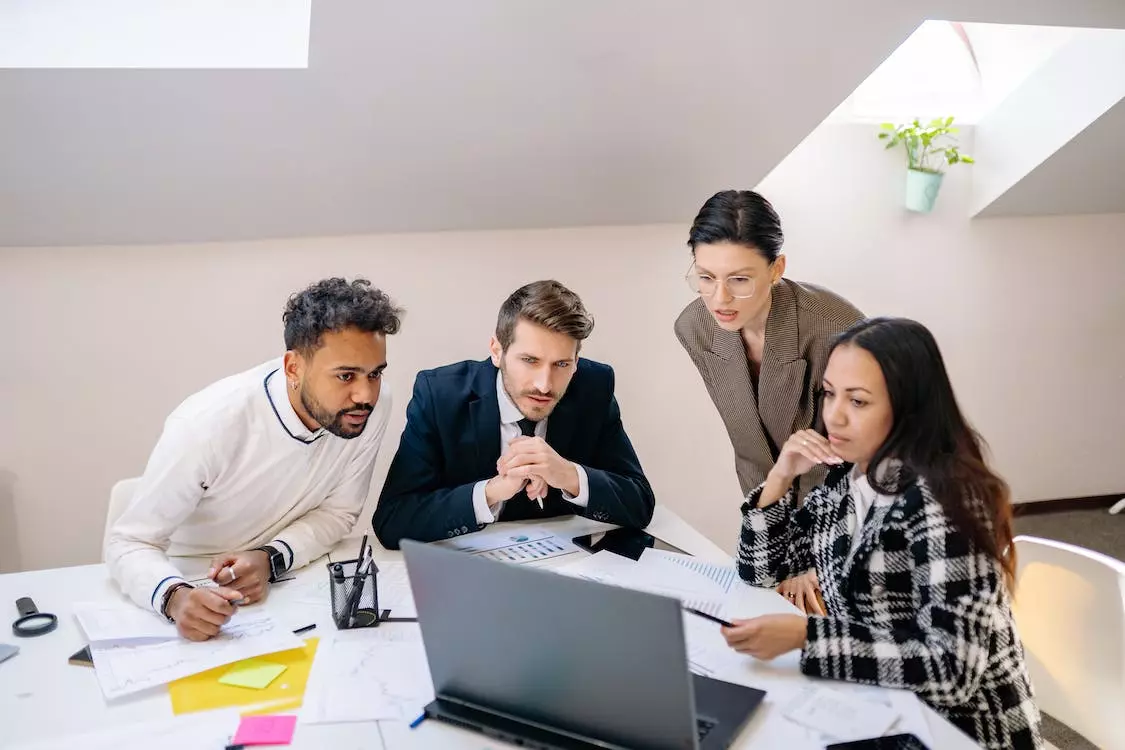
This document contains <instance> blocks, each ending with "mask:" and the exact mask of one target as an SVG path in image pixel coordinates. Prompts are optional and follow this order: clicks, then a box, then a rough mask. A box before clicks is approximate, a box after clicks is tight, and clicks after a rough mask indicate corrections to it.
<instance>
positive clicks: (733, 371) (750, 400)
mask: <svg viewBox="0 0 1125 750" xmlns="http://www.w3.org/2000/svg"><path fill="white" fill-rule="evenodd" d="M703 359H704V361H705V362H706V363H707V368H708V370H709V371H710V382H711V383H712V384H713V388H714V389H715V390H716V391H717V392H718V395H719V398H718V399H717V400H718V402H719V403H721V404H723V405H724V406H725V407H727V409H728V410H729V413H730V415H736V414H737V415H745V416H744V418H742V419H740V420H739V422H738V424H737V427H736V428H735V429H736V430H737V431H735V430H731V431H730V433H731V440H732V442H733V443H734V452H735V454H736V455H737V456H738V457H739V458H741V459H745V460H748V461H750V462H751V463H752V464H754V465H756V466H772V465H773V460H774V456H773V451H772V450H770V445H769V441H768V440H767V439H766V434H765V432H763V430H762V421H761V419H759V417H758V400H757V399H756V398H755V396H754V384H753V382H752V381H751V380H750V365H749V362H748V361H747V358H746V345H745V344H744V343H743V341H742V334H741V333H739V332H738V331H724V330H723V329H722V328H719V327H718V326H713V328H712V334H711V343H710V346H709V347H708V350H707V351H705V352H704V353H703Z"/></svg>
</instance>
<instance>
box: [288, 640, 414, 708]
mask: <svg viewBox="0 0 1125 750" xmlns="http://www.w3.org/2000/svg"><path fill="white" fill-rule="evenodd" d="M433 697H434V688H433V683H432V682H431V681H430V668H429V665H428V664H427V662H426V651H425V648H424V647H423V646H422V633H421V631H420V630H419V629H418V626H417V625H414V624H407V623H401V624H400V623H387V624H384V625H380V626H379V627H378V628H366V629H362V630H349V631H340V632H338V633H335V634H334V635H333V636H332V637H331V638H325V639H324V640H322V641H321V643H320V648H319V649H318V651H317V655H316V661H314V662H313V669H312V674H311V675H309V684H308V688H307V689H306V690H305V704H304V706H303V707H302V709H301V721H302V723H305V724H332V723H337V722H349V721H375V720H401V721H411V720H412V719H414V718H415V717H417V716H418V714H419V713H420V712H421V709H422V707H423V706H425V705H426V704H427V703H429V702H430V701H431V700H433Z"/></svg>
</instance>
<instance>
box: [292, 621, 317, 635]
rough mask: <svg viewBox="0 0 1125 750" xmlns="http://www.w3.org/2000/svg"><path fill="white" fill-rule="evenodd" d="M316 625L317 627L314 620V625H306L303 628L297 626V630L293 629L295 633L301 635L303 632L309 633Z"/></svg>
mask: <svg viewBox="0 0 1125 750" xmlns="http://www.w3.org/2000/svg"><path fill="white" fill-rule="evenodd" d="M315 627H316V623H315V622H314V623H313V624H312V625H306V626H305V627H303V628H297V629H296V630H294V631H293V635H300V634H301V633H307V632H309V631H310V630H312V629H313V628H315Z"/></svg>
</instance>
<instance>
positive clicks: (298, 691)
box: [168, 638, 318, 716]
mask: <svg viewBox="0 0 1125 750" xmlns="http://www.w3.org/2000/svg"><path fill="white" fill-rule="evenodd" d="M317 643H318V639H316V638H309V639H308V640H306V641H305V647H304V648H299V649H293V650H292V651H281V652H278V653H276V654H268V655H265V656H261V657H257V658H255V659H250V660H247V661H257V662H262V661H268V662H270V663H272V664H278V665H284V666H286V667H287V669H286V670H285V672H284V673H282V675H281V677H280V678H279V679H275V680H273V681H272V682H270V683H269V685H268V686H267V687H266V688H264V689H262V690H247V689H246V688H244V687H236V686H234V685H226V684H223V683H222V682H220V681H219V680H220V679H221V678H222V677H223V676H224V675H226V674H227V672H230V671H232V670H234V669H235V668H237V667H240V666H242V665H243V664H245V663H246V662H245V661H243V662H238V663H237V664H227V665H226V666H222V667H215V668H214V669H210V670H208V671H206V672H200V673H199V674H193V675H191V676H190V677H183V678H181V679H179V680H175V681H173V682H171V683H169V684H168V693H169V697H171V699H172V713H174V714H176V715H177V716H179V715H182V714H187V713H193V712H195V711H210V710H213V709H216V708H228V707H232V706H237V707H240V708H241V709H242V710H241V711H240V713H244V714H246V713H277V712H279V711H291V710H294V709H297V708H300V707H301V703H302V700H303V698H304V695H305V685H306V683H307V682H308V679H309V670H310V669H311V668H312V663H313V658H314V657H315V655H316V646H317ZM263 708H264V709H265V710H263Z"/></svg>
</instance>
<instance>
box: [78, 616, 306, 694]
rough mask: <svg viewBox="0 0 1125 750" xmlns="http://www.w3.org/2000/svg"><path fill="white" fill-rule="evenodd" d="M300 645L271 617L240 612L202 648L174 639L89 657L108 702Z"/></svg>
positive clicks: (94, 650)
mask: <svg viewBox="0 0 1125 750" xmlns="http://www.w3.org/2000/svg"><path fill="white" fill-rule="evenodd" d="M303 645H304V642H303V641H302V640H301V639H300V638H298V637H297V636H295V635H293V633H291V632H290V631H289V630H287V629H285V628H283V627H281V626H280V625H278V624H277V623H276V622H274V620H273V619H272V618H270V617H269V615H265V614H253V615H247V614H242V613H239V614H236V615H235V616H234V617H233V618H231V621H230V622H228V623H227V624H226V625H224V626H223V629H222V631H221V632H220V633H219V635H218V636H216V637H215V638H212V639H211V640H209V641H203V642H202V643H193V642H190V641H185V640H181V639H179V638H177V639H176V640H172V641H165V642H162V643H145V644H139V645H128V644H117V645H107V646H98V645H94V646H92V647H91V649H90V653H91V656H93V659H94V672H95V673H96V674H97V678H98V684H99V685H100V686H101V688H102V693H103V694H104V695H105V697H106V700H113V699H115V698H119V697H121V696H124V695H129V694H131V693H137V692H140V691H142V690H147V689H149V688H152V687H156V686H158V685H163V684H166V683H168V682H171V681H172V680H178V679H179V678H181V677H187V676H188V675H192V674H197V673H199V672H205V671H207V670H208V669H213V668H215V667H219V666H222V665H224V664H230V663H232V662H236V661H241V660H242V659H249V658H250V657H253V656H261V655H263V654H272V653H276V652H278V651H288V650H290V649H294V648H301V647H302V646H303Z"/></svg>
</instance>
